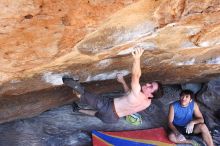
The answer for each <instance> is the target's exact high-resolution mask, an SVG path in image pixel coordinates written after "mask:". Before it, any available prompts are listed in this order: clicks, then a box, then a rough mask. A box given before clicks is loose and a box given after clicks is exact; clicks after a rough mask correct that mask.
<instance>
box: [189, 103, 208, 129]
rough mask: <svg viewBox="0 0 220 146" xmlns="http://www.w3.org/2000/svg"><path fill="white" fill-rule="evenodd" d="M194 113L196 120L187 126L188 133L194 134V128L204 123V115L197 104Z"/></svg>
mask: <svg viewBox="0 0 220 146" xmlns="http://www.w3.org/2000/svg"><path fill="white" fill-rule="evenodd" d="M193 112H194V116H195V118H194V119H193V120H192V121H190V122H189V123H188V124H187V126H186V133H192V132H193V128H194V126H195V125H196V124H200V123H204V119H203V116H202V113H201V111H200V110H199V106H198V105H197V103H196V102H194V111H193Z"/></svg>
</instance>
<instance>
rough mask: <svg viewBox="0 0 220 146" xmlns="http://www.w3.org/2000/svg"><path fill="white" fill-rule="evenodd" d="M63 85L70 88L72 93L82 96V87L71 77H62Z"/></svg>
mask: <svg viewBox="0 0 220 146" xmlns="http://www.w3.org/2000/svg"><path fill="white" fill-rule="evenodd" d="M62 80H63V83H64V85H66V86H68V87H71V88H72V89H73V90H74V91H76V92H78V93H79V94H84V87H83V86H82V85H81V84H80V83H79V82H78V81H76V80H74V79H73V78H71V77H67V76H64V77H62Z"/></svg>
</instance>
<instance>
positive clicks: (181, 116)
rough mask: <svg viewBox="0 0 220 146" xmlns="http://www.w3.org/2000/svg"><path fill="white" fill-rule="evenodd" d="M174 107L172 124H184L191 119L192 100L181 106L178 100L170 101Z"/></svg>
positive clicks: (192, 110)
mask: <svg viewBox="0 0 220 146" xmlns="http://www.w3.org/2000/svg"><path fill="white" fill-rule="evenodd" d="M172 105H173V108H174V119H173V124H174V125H177V126H186V125H187V124H188V123H189V122H190V121H192V119H193V112H194V101H193V100H192V102H190V103H189V105H188V106H187V107H182V106H181V103H180V100H178V101H175V102H174V103H172Z"/></svg>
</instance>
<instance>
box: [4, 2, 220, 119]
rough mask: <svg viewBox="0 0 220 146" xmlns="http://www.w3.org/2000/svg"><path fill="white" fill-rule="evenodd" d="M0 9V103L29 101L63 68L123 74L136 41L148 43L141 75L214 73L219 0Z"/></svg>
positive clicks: (166, 77) (219, 60)
mask: <svg viewBox="0 0 220 146" xmlns="http://www.w3.org/2000/svg"><path fill="white" fill-rule="evenodd" d="M0 9H1V12H0V63H1V70H0V85H1V87H0V101H2V102H1V104H6V102H4V101H5V99H7V100H8V101H9V102H11V101H10V99H13V98H11V97H14V98H16V97H15V96H17V97H19V100H20V103H21V104H23V103H22V99H23V102H24V103H25V99H26V98H27V96H26V95H27V94H28V95H31V93H33V95H32V97H33V100H32V101H31V102H34V100H36V99H37V100H38V99H39V97H37V96H35V94H34V93H36V92H39V93H40V92H41V91H44V90H49V89H50V90H52V89H54V88H56V87H55V86H57V85H61V84H62V81H61V76H62V75H64V74H70V75H74V76H76V77H78V78H80V80H81V81H82V82H89V81H93V80H106V79H113V78H115V74H116V73H117V72H123V73H124V74H126V75H127V74H129V73H130V68H131V62H132V58H131V56H130V52H131V50H132V48H134V47H137V46H140V47H143V48H144V49H145V50H146V51H145V53H144V55H143V57H142V61H141V65H142V73H143V74H144V76H143V78H142V80H143V81H151V80H159V81H162V82H163V83H167V84H172V83H185V82H190V81H193V82H198V81H199V82H202V81H207V80H209V79H210V78H212V77H216V76H219V74H220V65H219V64H220V57H219V56H220V49H219V46H220V41H219V40H220V25H219V24H220V23H219V19H220V17H219V16H220V12H219V10H220V2H219V0H201V1H197V0H154V1H146V0H107V1H104V0H87V1H81V0H74V1H72V0H59V1H53V0H49V1H43V0H20V1H14V0H2V1H1V4H0ZM51 95H53V94H51ZM35 98H36V99H35ZM49 101H50V100H45V101H44V103H45V104H46V103H47V102H48V105H50V104H49ZM61 104H63V102H62V103H61V102H59V101H58V100H57V102H56V104H55V102H54V104H53V106H48V108H49V107H50V108H51V107H55V106H58V105H61ZM4 106H5V105H4ZM4 106H3V107H4ZM30 109H31V107H30ZM33 109H35V112H36V111H37V110H38V112H40V111H42V110H39V109H38V108H35V107H33ZM45 110H46V109H45ZM21 113H22V112H21ZM15 115H16V113H15ZM0 121H1V119H0Z"/></svg>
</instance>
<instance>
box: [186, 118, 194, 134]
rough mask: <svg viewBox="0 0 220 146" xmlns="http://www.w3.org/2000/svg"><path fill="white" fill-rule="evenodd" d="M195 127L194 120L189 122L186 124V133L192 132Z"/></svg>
mask: <svg viewBox="0 0 220 146" xmlns="http://www.w3.org/2000/svg"><path fill="white" fill-rule="evenodd" d="M193 128H194V122H192V121H191V122H189V123H188V124H187V125H186V133H187V134H190V133H192V132H193Z"/></svg>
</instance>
